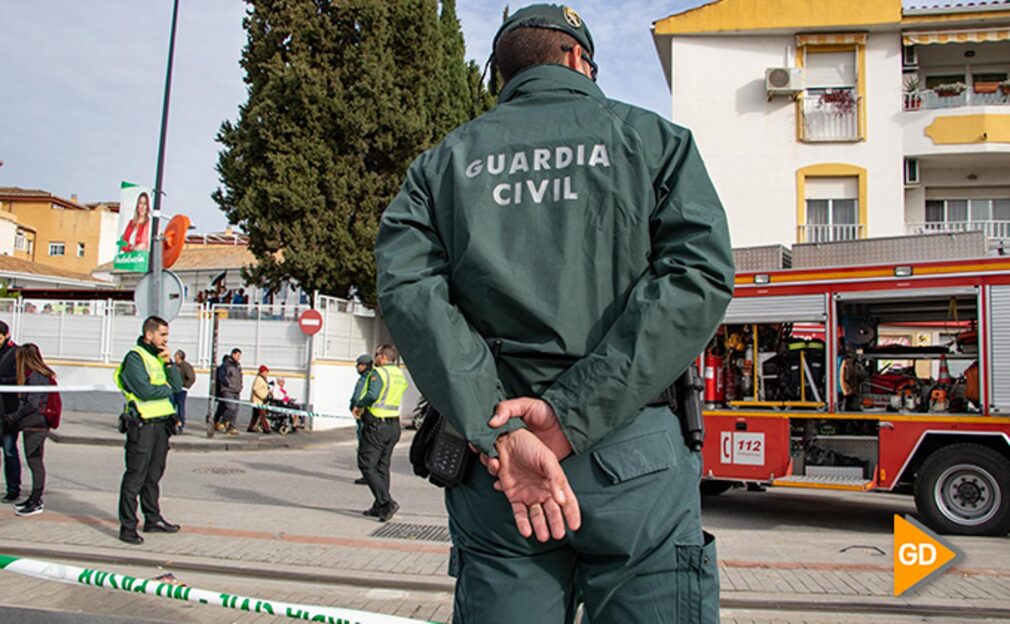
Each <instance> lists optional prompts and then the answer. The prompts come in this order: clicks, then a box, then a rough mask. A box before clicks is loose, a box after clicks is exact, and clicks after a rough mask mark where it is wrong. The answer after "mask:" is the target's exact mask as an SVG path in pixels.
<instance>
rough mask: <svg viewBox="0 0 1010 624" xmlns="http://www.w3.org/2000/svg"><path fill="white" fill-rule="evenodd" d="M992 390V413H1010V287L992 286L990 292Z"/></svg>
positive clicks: (990, 367)
mask: <svg viewBox="0 0 1010 624" xmlns="http://www.w3.org/2000/svg"><path fill="white" fill-rule="evenodd" d="M989 303H990V307H989V318H990V319H992V321H991V322H992V327H991V330H990V331H991V332H992V333H991V334H990V335H989V344H990V345H992V347H991V348H990V350H989V351H990V355H989V362H990V365H989V388H991V389H992V405H993V410H994V411H998V413H999V414H1000V415H1001V416H1005V415H1008V414H1010V286H993V287H992V288H991V290H990V291H989Z"/></svg>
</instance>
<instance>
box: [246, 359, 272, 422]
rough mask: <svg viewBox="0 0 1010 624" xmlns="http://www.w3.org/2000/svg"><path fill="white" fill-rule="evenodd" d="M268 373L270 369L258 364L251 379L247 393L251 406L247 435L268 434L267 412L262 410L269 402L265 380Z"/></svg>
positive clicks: (268, 391) (268, 384)
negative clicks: (257, 369) (254, 375)
mask: <svg viewBox="0 0 1010 624" xmlns="http://www.w3.org/2000/svg"><path fill="white" fill-rule="evenodd" d="M269 372H270V368H268V367H267V365H266V364H260V367H259V371H257V373H256V378H255V379H253V383H252V388H251V390H250V392H249V400H250V401H251V402H252V404H253V408H252V416H250V417H249V426H248V427H247V428H246V431H248V432H249V433H256V432H259V433H270V422H269V421H268V420H267V411H266V410H265V409H263V406H264V405H266V404H267V403H269V402H270V381H269V380H268V379H267V373H269Z"/></svg>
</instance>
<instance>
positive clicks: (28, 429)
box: [4, 343, 56, 516]
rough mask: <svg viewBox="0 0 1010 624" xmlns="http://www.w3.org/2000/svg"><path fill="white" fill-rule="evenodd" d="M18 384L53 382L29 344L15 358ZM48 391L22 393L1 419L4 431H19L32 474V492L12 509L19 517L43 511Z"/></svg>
mask: <svg viewBox="0 0 1010 624" xmlns="http://www.w3.org/2000/svg"><path fill="white" fill-rule="evenodd" d="M15 365H16V368H17V384H18V385H19V386H50V385H52V384H53V383H54V382H55V380H56V373H54V372H53V369H51V368H49V367H48V366H47V365H46V363H45V361H43V359H42V354H41V353H39V348H38V347H37V346H35V345H34V344H31V343H28V344H24V345H21V346H20V347H17V351H16V355H15ZM48 403H49V393H48V392H23V393H21V394H20V404H19V405H18V409H17V410H16V411H15V412H14V413H12V414H6V415H5V416H4V431H5V432H6V431H13V432H14V435H17V432H18V431H21V435H22V436H23V443H24V449H25V461H27V462H28V469H29V470H31V472H32V493H31V496H29V497H28V498H27V499H26V500H25V501H24V502H23V503H21V504H19V505H15V506H14V511H15V513H17V515H19V516H34V515H36V514H40V513H42V511H43V510H44V507H43V504H42V492H43V490H44V489H45V486H46V467H45V464H44V463H43V460H42V458H43V452H44V449H45V444H46V436H47V435H48V434H49V421H48V420H47V419H46V405H47V404H48Z"/></svg>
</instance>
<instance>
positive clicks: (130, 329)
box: [0, 296, 390, 370]
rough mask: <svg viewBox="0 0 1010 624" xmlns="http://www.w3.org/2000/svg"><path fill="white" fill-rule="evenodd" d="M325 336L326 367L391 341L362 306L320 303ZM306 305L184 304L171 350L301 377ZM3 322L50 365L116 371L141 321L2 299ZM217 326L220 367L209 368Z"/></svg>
mask: <svg viewBox="0 0 1010 624" xmlns="http://www.w3.org/2000/svg"><path fill="white" fill-rule="evenodd" d="M319 305H320V311H321V312H322V313H323V314H324V322H323V331H322V332H321V333H320V334H319V335H318V336H317V341H316V342H315V349H314V351H315V353H316V354H317V355H318V356H320V357H322V358H325V359H335V360H353V359H354V358H356V357H357V356H358V355H360V354H362V353H371V350H372V349H373V348H374V346H375V345H376V344H378V343H379V342H388V341H390V338H389V334H388V332H387V331H386V330H385V327H384V325H383V324H382V321H381V319H379V318H377V317H376V315H375V311H374V310H372V309H371V308H366V307H365V306H363V305H361V304H360V303H353V302H347V301H343V300H337V299H333V298H330V297H322V296H321V297H320V304H319ZM307 308H308V306H304V305H299V306H295V305H289V306H285V305H274V304H262V305H260V304H252V305H226V304H220V305H218V304H215V305H213V306H211V305H208V304H204V305H199V304H195V303H186V304H183V306H182V310H181V312H180V313H179V316H177V317H176V318H175V319H173V320H172V323H171V339H170V342H169V344H170V345H171V348H172V349H173V350H175V349H182V350H183V351H185V352H186V356H187V357H186V359H188V360H189V361H190V362H191V363H192V364H193V365H194V366H196V367H197V368H210V367H212V366H214V365H216V364H217V363H219V362H220V359H221V357H222V356H223V355H224V354H225V353H227V352H228V351H230V350H231V349H232V348H235V347H238V348H240V349H242V351H243V354H244V355H245V356H246V361H247V362H250V363H253V364H255V365H259V364H266V365H268V366H269V367H270V368H272V369H273V368H276V369H281V370H285V369H286V370H302V369H304V368H305V367H306V366H307V365H308V361H309V359H310V358H309V352H308V349H309V340H308V338H307V336H306V335H305V334H304V333H302V331H301V330H300V329H299V327H298V317H299V315H300V314H301V313H302V312H303V311H304V310H305V309H307ZM0 320H3V321H5V322H7V323H8V325H10V328H11V335H12V337H13V338H14V340H15V342H18V343H25V342H34V343H36V344H38V346H39V348H40V349H41V350H42V353H43V355H44V356H45V357H46V358H56V359H67V360H78V361H79V360H84V361H92V362H103V363H112V362H116V361H118V360H119V359H120V358H122V357H123V354H124V353H126V351H128V350H129V349H130V348H131V347H132V346H133V345H134V344H135V343H136V340H137V336H138V335H139V334H140V329H141V323H142V322H143V318H142V317H140V316H138V314H137V310H136V306H135V305H134V304H133V303H131V302H128V301H108V300H93V301H57V300H41V299H28V300H25V299H0ZM215 322H216V323H217V340H218V353H217V358H216V359H217V362H212V361H211V354H212V352H213V348H214V345H213V342H214V325H215Z"/></svg>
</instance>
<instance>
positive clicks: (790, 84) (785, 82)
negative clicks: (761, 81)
mask: <svg viewBox="0 0 1010 624" xmlns="http://www.w3.org/2000/svg"><path fill="white" fill-rule="evenodd" d="M765 89H767V90H768V95H792V94H794V93H799V92H800V91H802V90H803V70H802V69H799V68H798V67H769V68H768V69H766V70H765Z"/></svg>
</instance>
